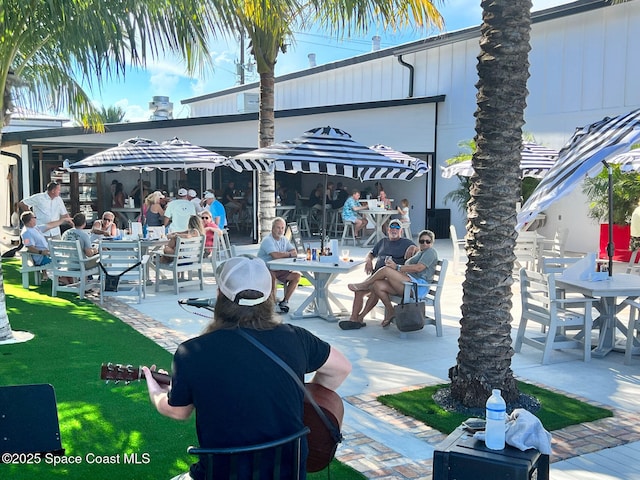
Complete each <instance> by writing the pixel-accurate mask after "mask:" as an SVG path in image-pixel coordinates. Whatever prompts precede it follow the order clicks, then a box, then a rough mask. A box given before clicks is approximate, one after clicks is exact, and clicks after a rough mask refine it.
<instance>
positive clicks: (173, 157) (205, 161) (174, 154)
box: [64, 137, 227, 173]
mask: <svg viewBox="0 0 640 480" xmlns="http://www.w3.org/2000/svg"><path fill="white" fill-rule="evenodd" d="M226 163H227V157H224V156H222V155H219V154H217V153H215V152H211V151H209V150H207V149H206V148H203V147H199V146H197V145H192V144H190V143H189V142H186V141H183V140H179V139H177V138H174V139H173V140H170V141H167V142H163V143H162V144H159V143H158V142H156V141H154V140H149V139H146V138H139V137H138V138H130V139H128V140H125V141H123V142H120V143H119V144H118V145H117V146H115V147H112V148H108V149H106V150H103V151H102V152H99V153H96V154H94V155H91V156H89V157H87V158H84V159H82V160H80V161H78V162H74V163H69V162H68V161H67V160H65V163H64V168H65V169H66V170H68V171H70V172H85V173H99V172H119V171H123V170H136V171H140V172H143V171H146V172H149V171H153V170H188V169H197V170H214V169H215V168H217V167H221V166H224V165H226Z"/></svg>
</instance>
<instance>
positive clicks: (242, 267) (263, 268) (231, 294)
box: [218, 257, 271, 306]
mask: <svg viewBox="0 0 640 480" xmlns="http://www.w3.org/2000/svg"><path fill="white" fill-rule="evenodd" d="M219 279H220V283H219V284H218V285H219V286H218V288H219V289H220V293H222V294H223V295H224V296H225V297H227V298H228V299H229V300H231V301H232V302H235V303H237V304H238V305H244V306H254V305H260V304H261V303H264V302H266V301H267V300H268V299H269V296H270V295H271V273H269V269H268V268H267V264H266V263H264V260H262V259H261V258H247V257H234V258H231V259H230V260H227V261H226V262H225V263H224V265H223V266H222V271H221V272H220V276H219ZM246 290H256V291H258V292H260V293H261V294H262V296H260V297H259V298H255V299H254V298H242V297H240V298H237V297H238V295H239V294H240V293H242V292H244V291H246Z"/></svg>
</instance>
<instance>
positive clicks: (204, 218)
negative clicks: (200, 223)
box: [202, 215, 211, 220]
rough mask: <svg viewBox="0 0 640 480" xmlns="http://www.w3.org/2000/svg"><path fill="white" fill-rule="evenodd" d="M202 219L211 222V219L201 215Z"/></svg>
mask: <svg viewBox="0 0 640 480" xmlns="http://www.w3.org/2000/svg"><path fill="white" fill-rule="evenodd" d="M202 219H203V220H211V217H205V216H204V215H202Z"/></svg>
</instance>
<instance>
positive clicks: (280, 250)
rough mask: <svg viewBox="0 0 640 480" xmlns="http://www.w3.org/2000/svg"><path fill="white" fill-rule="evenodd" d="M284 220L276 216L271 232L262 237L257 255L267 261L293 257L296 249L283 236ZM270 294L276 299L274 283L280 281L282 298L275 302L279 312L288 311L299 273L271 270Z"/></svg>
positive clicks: (298, 279) (298, 280)
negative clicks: (282, 291) (282, 292)
mask: <svg viewBox="0 0 640 480" xmlns="http://www.w3.org/2000/svg"><path fill="white" fill-rule="evenodd" d="M285 228H286V222H285V221H284V218H281V217H276V218H275V219H274V220H273V223H272V224H271V234H269V235H267V236H266V237H264V239H263V240H262V243H261V244H260V249H259V250H258V257H259V258H261V259H262V260H264V261H265V263H266V262H268V261H269V260H274V259H276V258H295V257H296V255H297V250H296V247H295V245H293V244H292V243H291V242H290V241H289V240H287V237H285V236H284V231H285ZM271 278H272V280H273V284H272V293H271V294H272V296H273V299H274V301H275V300H276V284H277V282H281V283H282V284H283V285H284V298H283V299H282V300H281V301H280V302H277V304H278V307H279V309H280V313H287V312H288V311H289V299H290V298H291V295H293V292H295V290H296V288H297V287H298V283H299V282H300V273H298V272H291V271H287V270H271Z"/></svg>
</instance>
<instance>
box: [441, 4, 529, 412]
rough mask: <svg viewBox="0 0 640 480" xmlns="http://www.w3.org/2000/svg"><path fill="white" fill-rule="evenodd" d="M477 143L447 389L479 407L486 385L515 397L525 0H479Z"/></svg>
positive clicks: (526, 42) (487, 393)
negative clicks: (466, 260) (453, 354)
mask: <svg viewBox="0 0 640 480" xmlns="http://www.w3.org/2000/svg"><path fill="white" fill-rule="evenodd" d="M481 4H482V8H483V24H482V28H481V32H482V35H481V39H480V47H481V51H480V55H479V56H478V67H477V68H478V77H479V80H478V84H477V87H478V94H477V102H478V108H477V110H476V113H475V116H476V137H475V141H476V145H477V150H476V152H475V154H474V155H473V159H472V163H473V167H474V170H475V171H476V175H474V176H473V177H472V178H471V187H470V194H471V199H470V201H469V204H468V223H467V230H468V232H467V236H466V249H467V254H468V256H469V263H468V264H467V271H466V276H465V280H464V282H463V299H462V302H463V303H462V319H461V321H460V324H461V329H460V338H459V341H458V344H459V352H458V357H457V365H456V366H455V367H454V368H452V369H451V372H450V377H451V394H452V396H453V397H454V399H456V400H458V401H460V402H461V403H462V404H463V405H465V406H467V407H482V406H484V404H485V402H486V399H487V398H488V397H489V396H490V394H491V389H492V388H500V389H501V390H502V392H503V397H504V398H505V400H506V401H507V402H510V401H515V400H517V398H518V389H517V386H516V381H515V379H514V377H513V372H512V370H511V357H512V356H513V353H514V352H513V348H512V346H511V321H512V318H511V307H512V300H511V299H512V293H511V286H512V284H513V277H512V273H513V264H514V260H515V256H514V254H513V247H514V245H515V241H516V238H517V233H516V231H515V225H516V202H517V201H518V200H519V199H520V170H519V165H520V147H521V142H522V126H523V124H524V109H525V106H526V96H527V88H526V87H527V79H528V77H529V70H528V69H529V62H528V53H529V50H530V45H529V33H530V29H531V14H530V11H531V1H530V0H483V1H482V2H481Z"/></svg>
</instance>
